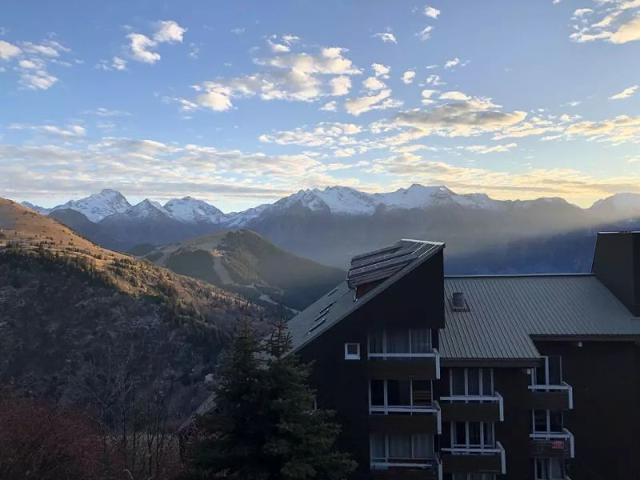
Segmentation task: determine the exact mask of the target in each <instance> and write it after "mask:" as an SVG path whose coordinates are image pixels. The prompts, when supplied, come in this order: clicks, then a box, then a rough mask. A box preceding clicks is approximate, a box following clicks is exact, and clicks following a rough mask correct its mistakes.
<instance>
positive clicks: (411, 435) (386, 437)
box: [369, 433, 436, 463]
mask: <svg viewBox="0 0 640 480" xmlns="http://www.w3.org/2000/svg"><path fill="white" fill-rule="evenodd" d="M398 435H399V436H407V437H409V439H410V443H411V448H410V450H411V456H409V457H393V456H391V455H390V451H389V434H388V433H372V434H370V435H369V461H370V462H373V463H377V462H382V463H395V461H396V460H400V461H402V460H409V461H416V460H422V461H425V462H430V461H433V460H434V458H435V448H436V447H435V436H434V435H433V434H429V433H405V434H398ZM419 435H423V436H427V437H431V443H430V446H431V453H430V456H428V457H416V454H415V452H416V442H415V437H417V436H419ZM376 436H379V437H382V438H383V439H384V457H374V456H373V439H374V438H375V437H376Z"/></svg>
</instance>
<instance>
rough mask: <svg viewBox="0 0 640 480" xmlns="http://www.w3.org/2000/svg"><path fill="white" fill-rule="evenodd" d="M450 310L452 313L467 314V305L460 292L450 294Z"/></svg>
mask: <svg viewBox="0 0 640 480" xmlns="http://www.w3.org/2000/svg"><path fill="white" fill-rule="evenodd" d="M450 303H451V310H453V311H454V312H468V311H469V305H468V304H467V300H466V299H465V298H464V293H462V292H453V293H452V294H451V299H450Z"/></svg>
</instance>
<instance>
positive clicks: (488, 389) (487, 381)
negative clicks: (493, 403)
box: [482, 368, 493, 395]
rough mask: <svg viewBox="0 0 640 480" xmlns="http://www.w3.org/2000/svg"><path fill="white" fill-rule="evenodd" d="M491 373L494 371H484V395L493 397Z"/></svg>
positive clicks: (484, 369)
mask: <svg viewBox="0 0 640 480" xmlns="http://www.w3.org/2000/svg"><path fill="white" fill-rule="evenodd" d="M491 372H492V370H491V369H490V368H483V369H482V395H493V385H492V383H493V382H492V381H491V376H492V375H491Z"/></svg>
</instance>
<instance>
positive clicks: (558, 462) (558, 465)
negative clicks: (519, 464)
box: [534, 457, 566, 480]
mask: <svg viewBox="0 0 640 480" xmlns="http://www.w3.org/2000/svg"><path fill="white" fill-rule="evenodd" d="M534 478H535V480H562V479H564V478H566V475H565V466H564V461H563V459H562V458H559V457H554V458H536V459H535V460H534Z"/></svg>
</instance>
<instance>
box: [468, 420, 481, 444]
mask: <svg viewBox="0 0 640 480" xmlns="http://www.w3.org/2000/svg"><path fill="white" fill-rule="evenodd" d="M469 444H470V445H480V422H469Z"/></svg>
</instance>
